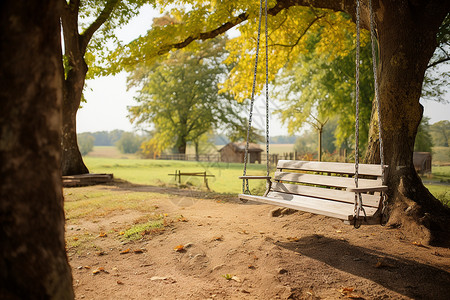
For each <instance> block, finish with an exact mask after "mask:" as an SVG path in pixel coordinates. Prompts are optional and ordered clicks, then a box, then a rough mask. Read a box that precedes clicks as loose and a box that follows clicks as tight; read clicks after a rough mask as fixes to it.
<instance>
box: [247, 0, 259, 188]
mask: <svg viewBox="0 0 450 300" xmlns="http://www.w3.org/2000/svg"><path fill="white" fill-rule="evenodd" d="M262 3H263V0H260V5H259V21H258V37H257V39H256V54H255V69H254V72H253V84H252V95H251V99H250V108H249V110H250V112H249V116H248V127H247V142H246V144H245V154H244V171H243V174H242V176H245V175H246V174H247V161H248V148H249V143H250V130H251V128H252V118H253V104H254V103H255V90H256V74H257V71H258V56H259V42H260V39H261V19H262ZM242 192H243V193H244V194H245V193H250V189H249V186H248V180H245V179H244V180H242Z"/></svg>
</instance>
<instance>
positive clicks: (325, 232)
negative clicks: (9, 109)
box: [66, 182, 450, 299]
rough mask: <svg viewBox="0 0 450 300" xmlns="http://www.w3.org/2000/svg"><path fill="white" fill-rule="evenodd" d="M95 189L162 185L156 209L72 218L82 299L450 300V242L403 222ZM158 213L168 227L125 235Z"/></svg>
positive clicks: (166, 191)
mask: <svg viewBox="0 0 450 300" xmlns="http://www.w3.org/2000/svg"><path fill="white" fill-rule="evenodd" d="M92 188H94V187H92ZM95 188H96V189H99V190H113V191H120V192H125V193H126V192H142V193H149V194H150V193H152V196H151V197H149V200H148V201H152V203H151V205H154V207H155V210H154V211H152V212H148V213H146V212H143V211H139V210H132V209H125V210H122V211H114V212H112V213H111V212H110V213H108V214H105V215H104V216H100V217H98V214H97V217H95V218H92V217H89V216H86V217H81V218H78V219H74V220H68V221H67V232H66V239H67V244H68V255H69V262H70V264H71V266H72V268H73V281H74V287H75V293H76V299H449V295H450V249H448V248H437V247H430V246H424V245H421V244H420V243H418V242H416V241H411V240H406V238H405V235H404V234H403V233H402V229H401V228H396V229H390V228H386V227H382V226H366V227H362V228H360V229H354V228H353V227H351V226H348V225H344V224H343V223H342V222H340V221H339V220H335V219H331V218H327V217H322V216H316V215H312V214H309V213H302V212H294V213H291V212H290V211H284V212H281V213H280V211H278V212H275V213H273V210H274V209H276V207H273V206H268V205H260V204H256V203H251V202H248V203H241V202H239V201H238V200H237V198H236V197H235V196H223V195H217V194H211V193H205V192H200V191H192V190H179V189H172V188H161V187H152V186H136V185H131V184H127V183H117V182H116V183H115V184H114V185H102V186H96V187H95ZM155 193H157V194H158V193H160V194H161V197H160V198H159V197H155V196H154V195H155ZM167 195H169V197H167ZM155 214H159V215H161V216H164V228H162V229H154V230H150V231H148V232H145V234H144V235H142V238H139V239H137V240H134V241H130V240H127V239H124V238H123V232H124V230H126V229H127V228H129V227H130V226H133V224H138V223H140V222H143V220H145V219H147V218H148V217H149V216H151V215H155ZM274 216H276V217H274ZM175 249H177V250H175Z"/></svg>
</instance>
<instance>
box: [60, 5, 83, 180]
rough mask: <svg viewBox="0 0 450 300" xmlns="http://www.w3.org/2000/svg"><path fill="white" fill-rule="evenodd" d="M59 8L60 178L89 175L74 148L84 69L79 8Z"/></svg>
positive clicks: (75, 6) (76, 146) (77, 149)
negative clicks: (61, 81) (63, 60)
mask: <svg viewBox="0 0 450 300" xmlns="http://www.w3.org/2000/svg"><path fill="white" fill-rule="evenodd" d="M63 5H64V9H63V13H62V17H61V21H62V28H63V35H64V47H65V53H64V54H65V56H66V64H67V65H66V66H65V74H64V75H65V76H64V85H63V89H64V93H63V106H62V116H63V127H62V139H61V147H62V160H61V170H62V175H76V174H85V173H89V170H88V168H87V167H86V165H85V164H84V162H83V158H82V156H81V153H80V150H79V148H78V141H77V125H76V122H77V121H76V118H77V112H78V108H79V107H80V103H81V98H82V95H83V87H84V82H85V78H86V74H87V71H88V67H87V64H86V62H85V60H84V54H85V51H86V49H85V48H83V46H82V43H81V40H80V35H79V34H78V9H79V7H78V5H77V4H76V3H73V4H72V5H70V4H67V3H65V4H63Z"/></svg>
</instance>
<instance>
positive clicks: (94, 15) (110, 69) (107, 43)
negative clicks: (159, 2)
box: [78, 0, 155, 79]
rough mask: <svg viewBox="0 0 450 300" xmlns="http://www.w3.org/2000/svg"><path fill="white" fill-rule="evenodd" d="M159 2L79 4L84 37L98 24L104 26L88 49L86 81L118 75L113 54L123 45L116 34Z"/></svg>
mask: <svg viewBox="0 0 450 300" xmlns="http://www.w3.org/2000/svg"><path fill="white" fill-rule="evenodd" d="M154 3H155V0H108V1H104V0H87V1H79V12H78V20H79V27H80V32H81V35H86V33H87V32H89V30H90V28H92V27H93V26H94V25H95V23H97V22H102V23H101V26H100V27H99V28H98V29H97V30H96V31H95V33H96V34H94V35H92V37H91V39H90V40H89V44H88V45H87V49H86V53H85V57H84V58H85V60H86V63H87V64H88V67H89V71H88V73H87V75H86V79H92V78H94V77H96V76H98V75H106V74H114V73H116V72H117V71H118V69H117V66H111V64H110V58H111V57H110V55H111V52H110V51H114V49H116V48H117V47H120V45H121V42H120V41H119V40H118V38H117V36H116V32H115V30H116V29H118V28H121V27H123V26H124V25H126V24H127V23H128V22H129V21H130V20H131V19H132V18H133V17H135V16H137V15H138V14H139V10H140V8H141V7H143V6H144V5H151V6H153V7H155V4H154ZM111 5H112V6H113V8H112V10H111V12H110V14H109V15H106V13H105V12H106V11H108V6H111Z"/></svg>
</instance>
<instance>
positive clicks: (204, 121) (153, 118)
mask: <svg viewBox="0 0 450 300" xmlns="http://www.w3.org/2000/svg"><path fill="white" fill-rule="evenodd" d="M224 43H225V39H223V38H222V39H217V40H212V41H206V42H202V43H198V44H197V45H195V47H194V48H193V49H189V50H188V49H186V50H183V51H177V52H174V53H172V54H170V55H169V57H168V58H167V59H165V60H163V61H161V62H158V63H155V64H154V65H153V66H151V67H147V66H139V67H138V68H137V69H136V70H135V71H133V72H132V73H131V77H130V82H131V83H132V84H133V85H141V86H142V88H141V90H140V92H139V96H138V97H137V98H136V100H137V102H138V103H139V105H137V106H133V107H130V108H129V110H130V118H131V120H132V121H133V122H135V123H136V124H146V125H152V126H154V128H155V130H154V132H155V135H154V136H153V138H152V139H153V142H152V144H153V145H154V146H155V147H156V149H157V150H159V151H162V150H164V149H166V148H167V147H172V148H173V151H174V152H175V153H186V145H187V143H188V142H189V141H192V142H195V141H197V140H198V138H199V137H200V136H202V135H204V134H205V133H207V132H209V131H210V130H212V129H213V128H217V127H218V126H219V125H223V124H228V123H236V122H239V119H240V118H239V106H240V105H238V104H237V103H236V102H234V101H233V100H232V97H230V95H229V94H227V93H221V94H219V87H218V85H219V83H220V82H221V81H222V80H223V78H224V74H226V72H227V69H226V66H225V65H224V64H223V63H222V61H223V59H224V57H225V54H226V52H225V50H224Z"/></svg>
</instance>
